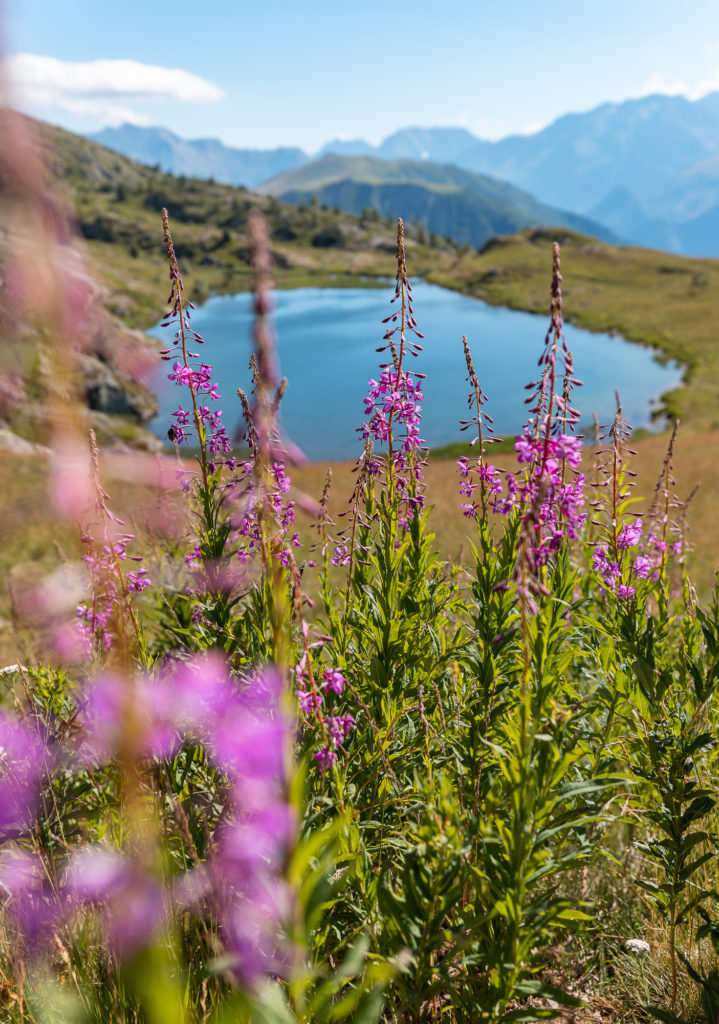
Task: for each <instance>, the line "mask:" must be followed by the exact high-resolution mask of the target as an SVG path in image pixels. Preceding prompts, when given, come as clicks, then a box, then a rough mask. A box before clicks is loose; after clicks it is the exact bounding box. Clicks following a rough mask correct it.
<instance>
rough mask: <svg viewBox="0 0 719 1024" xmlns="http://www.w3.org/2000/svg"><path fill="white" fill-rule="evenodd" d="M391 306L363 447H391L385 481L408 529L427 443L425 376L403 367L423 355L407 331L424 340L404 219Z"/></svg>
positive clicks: (419, 501)
mask: <svg viewBox="0 0 719 1024" xmlns="http://www.w3.org/2000/svg"><path fill="white" fill-rule="evenodd" d="M391 302H392V303H395V302H399V308H398V309H396V310H395V311H394V312H393V313H390V315H389V316H387V317H385V318H384V320H383V321H382V323H383V325H387V327H386V330H385V333H384V337H383V339H382V340H383V341H384V342H385V344H384V345H381V346H380V347H379V348H378V349H377V351H378V352H384V351H386V350H387V349H388V348H389V350H390V352H391V355H392V361H391V362H388V363H382V364H380V374H379V379H378V380H370V381H369V389H370V390H369V393H368V395H367V397H366V398H365V400H364V405H365V416H366V417H367V418H368V419H367V422H366V423H364V424H363V425H362V427H360V428H359V430H360V433H361V435H362V438H363V440H364V442H365V444H367V442H368V441H371V442H372V444H373V445H374V446H375V448H377V447H384V446H386V447H387V457H386V461H385V465H386V471H387V480H388V481H389V480H391V481H392V482H393V484H394V485H395V486H396V487H397V490H398V493H399V503H400V516H399V521H400V524H401V525H402V526H403V527H406V526H407V524H408V522H409V520H410V519H412V518H413V517H414V515H415V513H416V512H417V510H419V509H421V508H423V507H424V495H423V494H422V493H421V490H420V484H421V480H422V462H423V454H424V448H423V445H424V441H423V440H422V438H421V437H420V436H419V430H420V417H421V411H422V410H421V405H420V403H421V402H422V400H423V398H424V395H423V393H422V379H423V377H424V374H421V373H416V372H412V371H408V370H406V369H405V367H404V363H405V356H406V355H407V353H409V354H410V355H412V356H417V355H418V354H419V353H420V352H421V351H422V346H421V345H419V344H418V343H417V342H415V341H409V340H408V338H407V334H408V331H411V332H412V333H413V334H414V335H415V336H416V337H417V338H420V339H421V338H423V337H424V335H423V334H422V333H421V332H420V331H419V330H418V329H417V320H416V318H415V315H414V308H413V305H412V287H411V285H410V283H409V278H408V277H407V262H406V257H405V249H404V225H403V223H402V220H401V218H400V219H399V220H398V222H397V273H396V277H395V290H394V295H393V297H392V299H391ZM397 334H399V344H398V343H397V337H396V336H397ZM397 427H402V428H403V431H404V432H403V434H402V435H401V436H400V437H397V436H396V428H397Z"/></svg>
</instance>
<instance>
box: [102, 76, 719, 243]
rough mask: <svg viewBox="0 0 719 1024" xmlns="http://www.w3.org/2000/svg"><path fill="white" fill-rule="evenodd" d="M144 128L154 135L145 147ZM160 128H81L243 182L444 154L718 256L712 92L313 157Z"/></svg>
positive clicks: (642, 237)
mask: <svg viewBox="0 0 719 1024" xmlns="http://www.w3.org/2000/svg"><path fill="white" fill-rule="evenodd" d="M123 132H124V135H123V134H122V133H123ZM143 132H144V133H145V135H144V142H143V145H145V147H146V148H145V149H144V150H143V152H142V154H140V153H139V152H138V151H137V148H136V149H135V151H134V152H129V151H128V147H129V146H130V141H128V140H129V139H130V137H131V134H132V133H134V134H132V138H134V139H135V143H133V145H135V144H136V145H139V142H137V140H138V139H140V138H143V136H142V135H139V134H138V133H143ZM113 133H114V134H113ZM153 133H156V134H158V135H160V134H162V133H164V134H162V139H160V140H159V141H158V142H157V147H156V148H155V149H152V135H153ZM100 135H102V138H99V136H100ZM168 135H170V136H172V133H167V132H166V130H160V129H135V128H127V127H126V128H124V129H110V130H105V131H104V132H103V133H95V136H92V137H93V138H95V139H97V141H101V142H103V144H105V145H110V146H111V148H113V147H114V148H120V147H121V146H123V145H124V146H125V149H124V150H122V149H121V148H120V151H123V152H125V153H126V155H129V156H133V157H134V158H135V159H142V160H144V161H145V162H149V163H155V162H159V163H160V165H161V167H162V169H163V170H166V171H169V172H171V173H175V174H182V173H192V174H194V175H197V176H200V177H210V176H212V177H215V178H216V179H217V180H226V181H228V182H229V183H231V184H239V185H245V186H246V187H256V186H258V185H260V184H262V183H264V182H267V181H269V180H271V179H272V178H274V177H276V176H277V174H279V173H284V172H285V171H291V170H294V169H297V168H299V167H302V166H304V165H307V164H309V163H311V162H313V161H314V160H316V159H318V158H321V157H324V156H326V155H329V154H331V153H336V154H338V155H340V156H356V155H360V156H365V157H369V158H379V159H384V160H394V159H414V160H420V161H426V162H429V163H441V164H452V165H454V166H457V167H461V168H463V169H465V170H468V171H472V172H474V173H480V174H485V175H489V176H491V177H494V178H498V179H500V180H502V181H505V182H507V183H508V184H511V185H514V186H515V187H516V188H519V189H521V190H523V191H525V192H529V193H531V195H532V196H534V197H535V199H536V200H537V201H538V202H540V203H544V204H546V205H548V206H552V207H555V208H557V209H560V210H564V211H567V212H569V213H573V214H578V215H581V216H585V217H590V218H596V216H597V211H598V210H605V211H606V214H605V218H606V219H604V220H603V221H602V223H603V224H604V226H605V227H606V228H608V229H609V231H610V232H612V233H613V234H615V235H617V236H619V237H623V238H626V239H627V241H629V242H632V243H635V244H640V245H648V246H655V245H660V246H661V247H662V248H666V249H668V250H669V251H675V252H680V253H681V252H684V253H687V254H691V253H693V254H694V255H712V256H719V239H717V238H716V236H715V235H713V233H712V229H711V225H712V223H713V221H714V219H715V218H716V217H719V92H715V93H709V94H708V95H706V96H704V97H702V98H701V99H698V100H688V99H686V98H685V97H682V96H666V95H662V94H653V95H651V96H647V97H643V98H639V99H630V100H625V101H623V102H621V103H603V104H600V105H599V106H597V107H595V108H593V109H592V110H589V111H582V112H577V111H572V112H569V113H567V114H564V115H562V116H561V117H559V118H557V119H555V120H554V121H553V122H552V123H551V124H550V125H547V126H546V127H545V128H542V129H540V130H539V131H537V132H534V133H531V134H527V135H518V134H515V135H509V136H507V137H505V138H503V139H499V140H495V141H488V140H483V139H481V138H479V137H478V136H476V135H474V134H473V133H472V132H470V131H468V130H467V129H466V128H462V127H454V128H453V127H438V128H423V127H420V126H411V127H407V128H401V129H399V130H398V131H395V132H393V133H391V134H390V135H388V136H387V137H386V138H385V139H383V140H382V141H381V142H380V143H379V145H377V146H373V145H371V144H370V143H368V142H366V141H364V140H362V139H355V140H334V141H333V142H329V143H326V144H325V145H324V146H323V147H321V148H320V150H319V152H318V153H317V154H315V155H314V156H311V155H309V154H307V153H306V152H304V151H303V150H301V149H299V148H293V147H280V148H278V149H275V150H250V149H247V150H239V149H232V148H231V147H225V146H223V144H222V143H220V142H219V141H217V140H215V141H216V145H212V144H211V143H212V141H213V140H196V141H195V142H191V141H188V140H181V139H179V137H178V136H172V138H170V139H169V140H168V138H167V136H168ZM123 140H124V141H123ZM163 140H164V141H163ZM170 143H172V145H171V146H170ZM163 145H164V146H165V150H164V151H163V150H162V149H161V146H163ZM168 146H170V148H169V149H168V148H167V147H168ZM182 160H184V161H185V163H182V164H178V161H182ZM622 189H623V190H625V191H626V192H628V193H630V194H631V197H632V199H631V203H630V204H629V205H630V206H631V207H632V208H633V209H634V213H633V215H632V217H631V218H630V219H629V221H625V220H623V219H622V211H621V204H620V206H619V207H618V206H617V204H616V203H614V202H613V201H609V200H608V197H611V195H612V193H615V192H616V191H617V190H622ZM624 205H625V206H626V203H625V204H624ZM682 225H683V226H682Z"/></svg>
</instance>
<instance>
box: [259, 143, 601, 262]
mask: <svg viewBox="0 0 719 1024" xmlns="http://www.w3.org/2000/svg"><path fill="white" fill-rule="evenodd" d="M257 191H258V192H260V193H264V194H265V195H272V196H276V197H278V198H280V199H284V200H285V201H286V202H290V203H301V202H307V201H309V200H310V199H311V198H312V197H313V196H314V197H316V199H317V201H318V202H319V203H321V204H324V205H327V206H331V207H337V208H338V209H340V210H344V211H345V212H346V213H357V214H359V213H362V212H363V210H368V209H369V210H375V211H376V212H377V213H379V214H381V215H382V216H383V217H392V218H395V217H398V216H401V217H403V218H404V219H405V220H407V221H413V222H414V223H416V224H422V225H423V226H424V227H425V228H426V229H427V230H428V231H429V232H431V233H432V234H435V235H445V236H447V237H449V238H452V239H453V240H454V241H456V242H460V243H465V242H467V243H469V244H470V245H472V246H474V247H475V248H479V247H481V246H482V245H483V244H484V243H485V242H486V241H488V240H489V239H490V238H492V237H493V236H495V235H507V234H512V233H514V232H515V231H520V230H522V229H523V228H527V227H538V226H540V225H551V226H553V227H566V228H571V229H572V230H574V231H580V232H582V233H583V234H588V235H594V236H595V237H597V238H602V239H604V240H605V241H612V240H616V239H613V237H612V233H611V232H610V231H608V230H607V228H605V227H603V226H602V225H601V224H599V223H598V222H597V221H593V220H590V219H589V218H588V217H581V216H578V215H577V214H572V213H567V212H566V211H563V210H557V209H554V208H553V207H550V206H546V205H545V204H543V203H540V202H538V201H537V200H536V199H535V198H534V197H533V196H531V195H529V194H528V193H527V192H522V191H521V190H520V189H518V188H515V187H514V186H513V185H508V184H507V183H506V182H502V181H497V180H496V179H494V178H489V177H487V176H486V175H483V174H473V173H472V172H471V171H465V170H462V169H461V168H459V167H455V166H453V165H451V164H436V163H432V162H429V161H419V160H380V159H377V158H376V157H368V156H338V155H337V154H334V153H329V154H327V155H326V156H323V157H321V158H320V159H319V160H314V161H312V162H311V163H309V164H304V165H303V166H302V167H297V168H295V169H294V170H291V171H285V172H284V174H280V175H278V176H277V177H276V178H272V179H271V180H270V181H268V182H266V183H265V184H264V185H261V186H259V188H258V189H257Z"/></svg>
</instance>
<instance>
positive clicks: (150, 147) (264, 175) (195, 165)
mask: <svg viewBox="0 0 719 1024" xmlns="http://www.w3.org/2000/svg"><path fill="white" fill-rule="evenodd" d="M87 137H88V138H89V139H92V141H93V142H99V143H100V145H101V146H107V148H108V149H114V150H116V151H117V152H118V153H122V154H123V156H129V157H130V159H132V160H139V161H140V163H143V164H148V165H149V166H151V167H152V166H154V165H157V166H159V168H160V170H161V171H165V173H166V174H174V175H177V176H179V175H181V174H184V175H186V176H187V177H191V178H214V179H215V181H218V182H223V183H224V184H225V185H244V186H245V187H246V188H252V187H253V186H255V185H259V183H260V182H262V181H267V179H268V178H273V177H274V176H275V175H276V174H281V173H282V172H283V171H286V170H289V169H290V168H291V167H297V166H298V165H299V164H303V163H306V162H307V160H308V159H309V157H308V156H307V154H306V153H304V152H303V151H302V150H301V149H295V148H292V147H281V148H279V149H233V148H232V147H230V146H225V145H223V143H221V142H220V141H219V139H193V140H192V141H189V140H187V139H181V138H180V137H179V135H174V134H173V133H172V132H171V131H168V130H167V128H139V127H137V125H133V124H123V125H121V127H119V128H103V129H102V131H99V132H93V133H92V134H90V135H88V136H87Z"/></svg>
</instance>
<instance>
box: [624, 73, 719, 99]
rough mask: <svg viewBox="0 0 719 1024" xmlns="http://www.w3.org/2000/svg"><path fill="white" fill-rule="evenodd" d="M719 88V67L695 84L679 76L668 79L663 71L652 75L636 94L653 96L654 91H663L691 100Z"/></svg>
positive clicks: (638, 95)
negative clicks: (690, 83)
mask: <svg viewBox="0 0 719 1024" xmlns="http://www.w3.org/2000/svg"><path fill="white" fill-rule="evenodd" d="M717 90H719V69H717V70H716V71H714V72H712V74H711V75H709V76H708V77H707V78H704V79H702V80H701V81H700V82H697V83H695V84H694V85H689V84H688V83H687V82H685V81H683V80H682V79H679V78H674V79H668V78H666V77H665V76H664V75H663V74H661V72H655V73H654V74H653V75H650V76H649V78H648V79H647V80H646V81H645V82H644V84H643V85H642V86H641V88H640V89H639V90H638V91H637V93H636V96H637V97H639V98H641V97H642V96H651V95H652V94H653V93H661V94H662V95H663V96H686V98H687V99H689V100H699V99H701V98H702V96H706V95H707V94H708V93H710V92H716V91H717Z"/></svg>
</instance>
